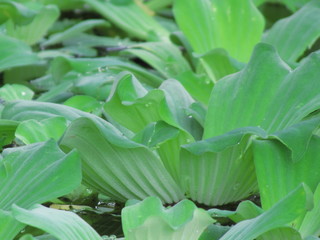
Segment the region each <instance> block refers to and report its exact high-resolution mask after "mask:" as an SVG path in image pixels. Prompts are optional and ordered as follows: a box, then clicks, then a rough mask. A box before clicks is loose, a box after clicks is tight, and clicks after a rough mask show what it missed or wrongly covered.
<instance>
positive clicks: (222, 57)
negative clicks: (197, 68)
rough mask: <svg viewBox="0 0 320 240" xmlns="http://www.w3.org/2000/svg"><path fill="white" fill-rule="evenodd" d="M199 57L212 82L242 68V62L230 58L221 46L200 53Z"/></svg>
mask: <svg viewBox="0 0 320 240" xmlns="http://www.w3.org/2000/svg"><path fill="white" fill-rule="evenodd" d="M199 58H200V61H201V63H202V65H203V67H204V69H205V70H206V72H207V74H208V76H209V77H210V79H211V80H212V81H213V82H217V81H218V80H219V79H221V78H223V77H225V76H227V75H229V74H232V73H235V72H238V71H239V70H241V68H242V64H240V63H239V62H237V61H236V60H235V59H233V58H231V57H230V56H229V54H228V53H227V52H226V51H225V50H224V49H221V48H217V49H214V50H212V51H209V52H208V53H206V54H204V55H200V56H199Z"/></svg>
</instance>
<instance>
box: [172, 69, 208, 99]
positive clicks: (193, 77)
mask: <svg viewBox="0 0 320 240" xmlns="http://www.w3.org/2000/svg"><path fill="white" fill-rule="evenodd" d="M177 80H179V82H180V83H181V84H182V85H183V87H184V88H185V89H186V90H187V91H188V93H189V94H190V95H191V96H192V98H194V99H195V100H198V101H200V102H201V103H203V104H204V105H208V102H209V98H210V94H211V92H212V88H213V82H212V81H211V80H210V79H209V78H208V76H207V75H203V74H195V73H194V72H193V71H187V72H184V73H181V74H180V75H179V76H178V77H177Z"/></svg>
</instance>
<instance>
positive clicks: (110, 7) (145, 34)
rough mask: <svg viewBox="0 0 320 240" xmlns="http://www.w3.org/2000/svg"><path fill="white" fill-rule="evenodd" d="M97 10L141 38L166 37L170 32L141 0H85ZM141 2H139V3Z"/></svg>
mask: <svg viewBox="0 0 320 240" xmlns="http://www.w3.org/2000/svg"><path fill="white" fill-rule="evenodd" d="M85 2H86V3H87V4H89V5H90V6H91V7H92V8H93V9H94V10H95V11H97V12H99V13H100V14H101V15H102V16H104V17H106V18H107V19H109V20H110V21H111V22H113V23H114V24H115V25H117V26H118V27H120V28H122V29H124V30H125V31H127V32H128V33H129V34H131V35H133V36H135V37H138V38H141V39H153V40H154V39H158V40H159V39H165V38H167V37H168V35H169V32H168V31H167V30H166V29H165V28H163V27H162V26H161V25H160V24H159V23H158V22H157V21H156V20H155V19H154V18H153V17H152V16H151V12H148V9H147V8H146V7H144V5H143V3H142V2H140V1H133V0H127V1H103V2H102V1H99V0H85ZM137 2H138V3H140V4H138V3H137Z"/></svg>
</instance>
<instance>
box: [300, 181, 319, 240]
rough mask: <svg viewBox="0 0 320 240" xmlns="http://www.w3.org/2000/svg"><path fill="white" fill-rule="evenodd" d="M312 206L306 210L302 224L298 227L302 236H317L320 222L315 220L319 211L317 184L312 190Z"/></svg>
mask: <svg viewBox="0 0 320 240" xmlns="http://www.w3.org/2000/svg"><path fill="white" fill-rule="evenodd" d="M313 200H314V208H313V209H312V210H311V211H309V212H307V214H306V215H305V217H304V219H303V221H302V224H301V226H300V228H299V232H300V233H301V235H302V237H308V236H311V235H313V236H319V234H320V224H319V222H318V221H317V219H318V217H319V213H320V185H318V186H317V187H316V189H315V191H314V199H313Z"/></svg>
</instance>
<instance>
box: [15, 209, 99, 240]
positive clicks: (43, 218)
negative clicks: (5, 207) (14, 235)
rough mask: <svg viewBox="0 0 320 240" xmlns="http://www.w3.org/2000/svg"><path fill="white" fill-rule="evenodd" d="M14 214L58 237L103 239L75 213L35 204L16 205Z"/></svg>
mask: <svg viewBox="0 0 320 240" xmlns="http://www.w3.org/2000/svg"><path fill="white" fill-rule="evenodd" d="M12 209H13V210H12V211H13V216H14V217H15V218H16V219H17V220H19V221H20V222H22V223H25V224H28V225H31V226H34V227H37V228H40V229H42V230H44V231H46V232H48V233H50V234H51V235H53V236H55V237H56V238H58V239H82V240H101V239H102V238H101V237H100V236H99V234H98V233H97V232H96V231H95V230H94V229H93V228H92V227H91V226H90V225H89V224H88V223H86V222H85V221H84V220H83V219H81V218H80V217H79V216H77V215H76V214H75V213H72V212H67V211H61V210H55V209H50V208H46V207H43V206H41V205H37V204H35V205H33V206H31V207H30V209H28V210H27V209H24V208H21V207H19V206H17V205H14V206H13V208H12Z"/></svg>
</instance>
